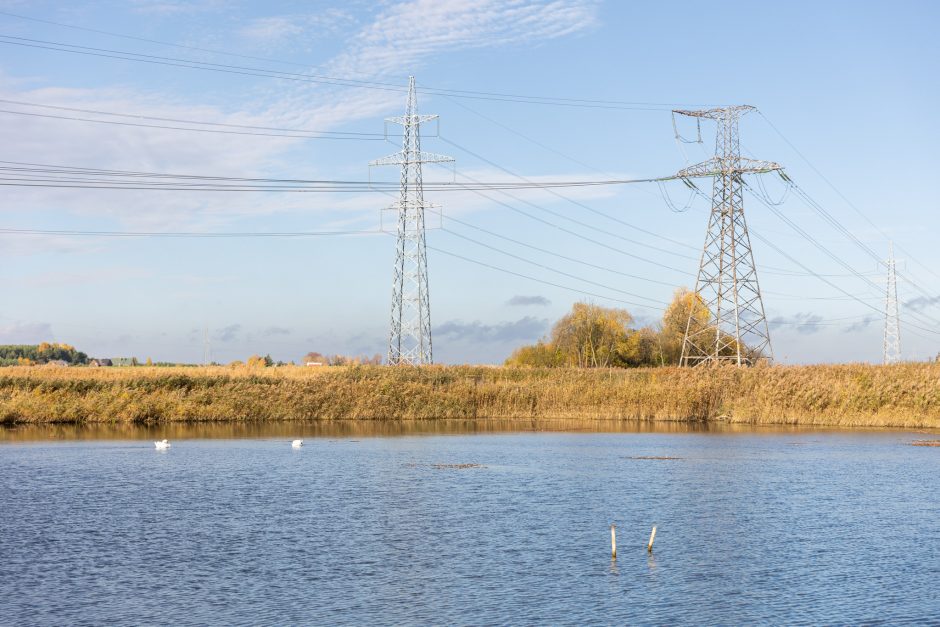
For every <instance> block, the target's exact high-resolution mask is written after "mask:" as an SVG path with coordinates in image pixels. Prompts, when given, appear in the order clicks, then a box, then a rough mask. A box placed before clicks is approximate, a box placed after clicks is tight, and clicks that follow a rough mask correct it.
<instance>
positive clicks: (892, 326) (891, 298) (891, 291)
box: [883, 243, 901, 364]
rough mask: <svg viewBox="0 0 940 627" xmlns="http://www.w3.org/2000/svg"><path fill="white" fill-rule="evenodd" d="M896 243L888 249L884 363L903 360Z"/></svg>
mask: <svg viewBox="0 0 940 627" xmlns="http://www.w3.org/2000/svg"><path fill="white" fill-rule="evenodd" d="M896 264H897V261H896V260H895V258H894V243H891V244H889V249H888V261H887V265H888V282H887V289H886V290H885V339H884V346H883V352H884V363H885V364H896V363H898V362H899V361H901V324H900V319H899V316H898V279H897V274H896V272H895V265H896Z"/></svg>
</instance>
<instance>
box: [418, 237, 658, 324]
mask: <svg viewBox="0 0 940 627" xmlns="http://www.w3.org/2000/svg"><path fill="white" fill-rule="evenodd" d="M428 250H433V251H434V252H438V253H441V254H444V255H448V256H450V257H456V258H457V259H461V260H463V261H466V262H469V263H472V264H476V265H478V266H483V267H484V268H489V269H491V270H496V271H497V272H503V273H505V274H511V275H513V276H517V277H521V278H523V279H527V280H529V281H535V282H536V283H541V284H543V285H549V286H551V287H557V288H560V289H563V290H568V291H569V292H576V293H578V294H584V295H585V296H593V297H595V298H603V299H605V300H609V301H613V302H616V303H623V304H625V305H633V306H635V307H646V308H650V309H655V310H657V311H665V309H664V308H662V307H650V306H649V305H641V304H640V303H634V302H631V301H628V300H623V299H620V298H613V297H611V296H605V295H603V294H597V293H594V292H588V291H585V290H581V289H578V288H576V287H570V286H567V285H561V284H559V283H553V282H552V281H545V280H544V279H539V278H536V277H533V276H529V275H527V274H522V273H521V272H516V271H514V270H507V269H506V268H501V267H499V266H495V265H493V264H489V263H486V262H484V261H478V260H476V259H471V258H470V257H465V256H463V255H458V254H457V253H454V252H451V251H449V250H443V249H441V248H435V247H434V246H428Z"/></svg>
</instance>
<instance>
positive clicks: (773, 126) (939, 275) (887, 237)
mask: <svg viewBox="0 0 940 627" xmlns="http://www.w3.org/2000/svg"><path fill="white" fill-rule="evenodd" d="M757 113H758V115H759V116H760V117H761V118H762V119H763V120H764V121H765V122H767V125H768V126H770V128H771V129H772V130H773V131H774V132H775V133H776V134H777V135H778V136H779V137H780V139H782V140H783V141H784V142H785V143H786V144H787V146H789V147H790V149H791V150H793V152H795V153H796V154H797V155H798V156H799V157H800V159H802V160H803V162H804V163H806V165H808V166H809V167H810V169H811V170H813V172H815V173H816V175H817V176H819V178H821V179H822V180H823V181H824V182H825V183H826V185H828V186H829V188H830V189H832V191H834V192H835V193H836V195H838V196H839V198H841V199H842V200H843V201H844V202H845V204H847V205H848V206H849V207H850V208H851V209H852V210H853V211H854V212H855V213H857V214H858V215H859V216H861V217H862V218H863V219H864V220H865V221H866V222H867V223H868V224H869V225H870V226H871V227H872V228H874V229H875V230H876V231H878V233H880V234H881V236H882V237H884V238H885V240H886V241H892V239H893V238H892V237H891V236H890V235H888V234H887V233H885V231H884V230H883V229H882V228H881V227H880V226H878V225H877V224H876V223H875V222H874V221H873V220H872V219H871V218H869V217H868V216H867V215H866V214H865V213H864V212H863V211H862V210H861V209H859V208H858V206H857V205H856V204H855V203H853V202H852V201H851V200H849V198H848V197H847V196H846V195H845V194H843V193H842V191H841V190H840V189H839V188H838V187H836V186H835V184H834V183H833V182H832V181H831V180H830V179H829V178H828V177H827V176H826V175H825V174H823V173H822V172H821V171H820V170H819V168H817V167H816V166H815V165H814V164H813V162H812V161H810V160H809V158H808V157H807V156H806V155H805V154H803V152H802V151H801V150H800V149H799V148H797V147H796V145H795V144H794V143H793V142H791V141H790V140H789V139H788V138H787V136H786V135H784V134H783V131H781V130H780V129H779V128H778V127H777V125H776V124H774V123H773V122H772V121H771V120H770V118H768V117H767V116H766V115H764V113H763V112H762V111H760V110H758V111H757ZM895 248H896V249H897V250H898V251H899V252H901V253H902V254H903V255H905V256H906V257H907V258H909V259H910V260H911V261H912V262H913V263H916V264H917V265H918V266H920V267H922V268H923V269H924V270H926V271H927V272H928V273H930V274H932V275H933V276H934V277H936V278H938V279H940V273H938V272H937V271H936V270H934V269H933V268H932V267H931V266H930V265H928V264H925V263H922V262H921V261H919V260H918V259H916V258H915V257H914V255H912V254H911V253H910V252H909V251H907V250H906V249H905V248H904V247H902V246H901V245H899V244H897V243H896V244H895ZM879 262H883V260H881V259H879ZM898 276H900V275H898ZM908 282H909V283H911V284H912V285H916V283H915V282H913V281H908ZM925 293H926V292H925Z"/></svg>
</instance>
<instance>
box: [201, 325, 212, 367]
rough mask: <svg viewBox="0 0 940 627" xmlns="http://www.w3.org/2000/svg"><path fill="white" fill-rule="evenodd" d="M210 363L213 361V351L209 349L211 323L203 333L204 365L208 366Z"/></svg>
mask: <svg viewBox="0 0 940 627" xmlns="http://www.w3.org/2000/svg"><path fill="white" fill-rule="evenodd" d="M210 363H212V353H211V351H210V349H209V325H206V328H205V329H204V330H203V335H202V365H203V366H208V365H209V364H210Z"/></svg>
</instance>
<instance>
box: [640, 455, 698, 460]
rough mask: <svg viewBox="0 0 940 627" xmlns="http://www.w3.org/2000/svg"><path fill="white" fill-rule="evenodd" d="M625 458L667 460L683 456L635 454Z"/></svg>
mask: <svg viewBox="0 0 940 627" xmlns="http://www.w3.org/2000/svg"><path fill="white" fill-rule="evenodd" d="M627 459H669V460H673V459H684V458H682V457H658V456H652V455H635V456H630V457H627Z"/></svg>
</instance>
